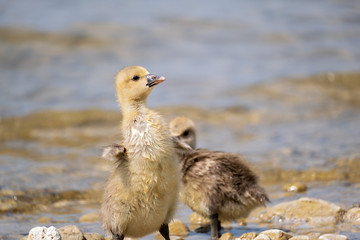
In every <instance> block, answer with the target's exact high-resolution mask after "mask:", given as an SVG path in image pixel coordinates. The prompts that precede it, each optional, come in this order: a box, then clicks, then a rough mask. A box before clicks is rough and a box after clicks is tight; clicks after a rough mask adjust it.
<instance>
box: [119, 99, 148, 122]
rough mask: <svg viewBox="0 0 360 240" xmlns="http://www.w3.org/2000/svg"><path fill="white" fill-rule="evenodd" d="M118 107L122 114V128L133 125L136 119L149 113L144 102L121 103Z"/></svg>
mask: <svg viewBox="0 0 360 240" xmlns="http://www.w3.org/2000/svg"><path fill="white" fill-rule="evenodd" d="M120 107H121V110H122V113H123V126H124V125H128V124H132V123H134V121H135V119H136V118H138V117H139V116H141V115H144V114H146V113H147V112H148V111H149V109H148V108H147V106H146V101H136V100H134V101H121V102H120Z"/></svg>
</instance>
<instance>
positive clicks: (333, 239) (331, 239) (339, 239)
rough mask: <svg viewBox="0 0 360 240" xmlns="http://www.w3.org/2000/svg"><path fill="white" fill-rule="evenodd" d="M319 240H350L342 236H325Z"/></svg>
mask: <svg viewBox="0 0 360 240" xmlns="http://www.w3.org/2000/svg"><path fill="white" fill-rule="evenodd" d="M319 240H348V237H347V236H345V235H340V234H323V235H321V236H320V237H319Z"/></svg>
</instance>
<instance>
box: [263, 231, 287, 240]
mask: <svg viewBox="0 0 360 240" xmlns="http://www.w3.org/2000/svg"><path fill="white" fill-rule="evenodd" d="M260 234H264V235H266V236H268V237H269V238H270V239H271V240H288V239H290V238H291V237H292V235H290V234H288V233H286V232H284V231H281V230H279V229H270V230H266V231H263V232H261V233H260Z"/></svg>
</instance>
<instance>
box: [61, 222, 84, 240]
mask: <svg viewBox="0 0 360 240" xmlns="http://www.w3.org/2000/svg"><path fill="white" fill-rule="evenodd" d="M59 233H60V235H61V239H62V240H83V239H84V234H83V232H82V231H81V230H80V229H79V228H78V227H77V226H75V225H68V226H65V227H61V228H59Z"/></svg>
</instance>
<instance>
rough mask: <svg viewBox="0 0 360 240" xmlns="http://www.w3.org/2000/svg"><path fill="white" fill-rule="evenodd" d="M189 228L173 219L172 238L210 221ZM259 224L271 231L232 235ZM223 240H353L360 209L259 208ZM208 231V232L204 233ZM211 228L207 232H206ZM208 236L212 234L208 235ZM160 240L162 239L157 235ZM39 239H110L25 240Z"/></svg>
mask: <svg viewBox="0 0 360 240" xmlns="http://www.w3.org/2000/svg"><path fill="white" fill-rule="evenodd" d="M100 221H101V220H100V216H99V214H97V213H90V214H86V215H83V216H82V217H80V219H79V222H83V223H84V222H85V223H86V222H88V223H89V222H97V223H99V224H100ZM188 223H189V226H188V225H187V224H186V223H184V222H183V221H180V220H173V221H172V222H171V223H170V225H169V229H170V235H171V236H172V239H186V238H187V237H188V236H189V234H191V235H192V236H195V235H196V234H197V236H198V235H199V234H200V233H197V232H200V230H199V229H202V231H203V232H207V230H209V229H208V228H206V226H207V225H208V224H209V220H208V219H206V218H203V217H201V216H200V215H198V214H196V213H192V214H191V215H190V216H189V222H188ZM247 223H255V224H258V225H259V226H264V227H265V228H266V229H267V230H265V231H260V232H246V233H244V234H242V235H240V236H235V235H234V234H233V233H231V228H232V227H239V228H241V226H246V224H247ZM222 225H223V231H222V236H221V238H220V239H221V240H240V239H244V240H245V239H248V240H307V239H308V240H316V239H319V240H346V239H352V238H351V237H348V236H347V235H346V234H342V232H343V231H347V232H354V233H355V232H359V231H360V206H353V207H351V208H349V209H347V210H345V209H344V208H342V207H341V206H339V205H336V204H334V203H330V202H327V201H324V200H321V199H315V198H306V197H303V198H299V199H297V200H293V201H286V202H282V203H279V204H276V205H274V206H271V207H268V208H258V209H256V210H255V211H253V212H252V213H251V214H250V216H249V217H248V218H247V219H241V220H238V221H237V222H236V224H231V223H228V222H223V224H222ZM204 229H205V230H204ZM206 229H207V230H206ZM207 237H208V235H207ZM155 238H156V239H162V237H161V236H160V235H159V234H157V233H155ZM25 239H28V240H36V239H53V240H56V239H62V240H67V239H69V240H70V239H87V240H103V239H109V237H106V236H103V235H101V234H99V233H88V232H82V231H81V230H80V228H79V227H77V226H75V225H67V226H64V227H61V228H58V229H57V228H55V227H45V226H39V227H36V228H33V229H31V230H30V232H29V235H28V236H27V237H24V238H23V240H25Z"/></svg>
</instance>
